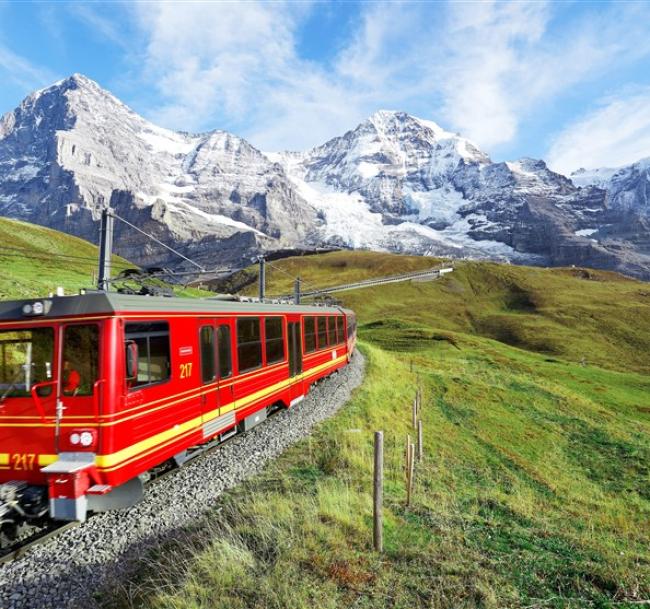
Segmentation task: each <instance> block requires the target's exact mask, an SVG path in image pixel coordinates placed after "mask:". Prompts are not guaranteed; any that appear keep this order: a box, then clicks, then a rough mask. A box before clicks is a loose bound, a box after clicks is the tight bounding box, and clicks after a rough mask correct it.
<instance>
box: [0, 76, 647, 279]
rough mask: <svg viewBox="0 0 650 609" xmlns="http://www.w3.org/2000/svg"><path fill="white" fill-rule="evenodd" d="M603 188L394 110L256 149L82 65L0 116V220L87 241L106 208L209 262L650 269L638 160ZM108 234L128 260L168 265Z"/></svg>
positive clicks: (137, 239) (643, 171) (142, 243)
mask: <svg viewBox="0 0 650 609" xmlns="http://www.w3.org/2000/svg"><path fill="white" fill-rule="evenodd" d="M604 174H605V172H603V171H601V177H604ZM583 179H586V176H585V175H583ZM606 189H607V190H606V191H605V190H603V189H599V188H595V187H593V186H590V187H588V188H578V187H576V186H575V185H574V184H573V183H572V182H571V181H570V180H569V179H567V178H565V177H564V176H562V175H560V174H557V173H554V172H553V171H551V170H549V169H548V167H547V166H546V164H545V163H544V162H543V161H541V160H536V159H528V158H523V159H519V160H516V161H511V162H500V163H492V162H491V161H490V159H489V157H488V156H487V155H486V154H484V153H483V152H482V151H481V150H480V149H479V148H478V147H477V146H475V145H474V144H473V143H472V142H470V141H469V140H467V139H465V138H463V137H461V136H460V135H459V134H455V133H452V132H450V131H447V130H445V129H444V128H442V127H441V126H440V125H438V124H437V123H435V122H433V121H430V120H425V119H421V118H418V117H415V116H413V115H410V114H408V113H406V112H399V111H390V110H380V111H378V112H375V113H374V114H372V115H371V116H369V117H368V118H367V119H365V120H364V121H362V122H361V123H360V124H359V125H357V126H356V127H355V128H354V129H351V130H349V131H348V132H346V133H344V134H343V135H341V136H339V137H335V138H332V139H330V140H329V141H327V142H326V143H324V144H323V145H322V146H318V147H316V148H313V149H311V150H307V151H304V152H276V153H266V154H264V153H261V152H260V151H259V150H258V149H256V148H255V147H254V146H252V145H251V144H250V143H249V142H247V141H246V140H245V139H243V138H241V137H238V136H236V135H233V134H231V133H228V132H226V131H221V130H215V131H210V132H206V133H200V134H191V133H185V132H177V131H171V130H169V129H164V128H162V127H158V126H156V125H154V124H153V123H151V122H149V121H147V120H146V119H145V118H143V117H141V116H139V115H138V114H136V113H135V112H133V111H132V110H131V109H130V108H129V107H128V106H126V105H125V104H123V103H122V102H121V101H120V100H118V99H117V98H116V97H114V96H113V95H112V94H110V93H109V92H107V91H105V90H104V89H102V88H101V87H100V86H99V85H98V84H97V83H96V82H94V81H93V80H91V79H89V78H87V77H85V76H83V75H81V74H73V75H72V76H70V77H68V78H66V79H64V80H61V81H59V82H58V83H55V84H54V85H52V86H50V87H47V88H45V89H42V90H40V91H37V92H35V93H33V94H32V95H30V96H29V97H27V98H26V99H25V100H24V101H23V102H22V103H21V104H20V106H19V107H17V108H16V109H15V110H13V111H12V112H9V113H7V114H6V115H4V116H3V117H2V118H1V119H0V214H2V215H6V216H10V217H15V218H22V219H25V220H28V221H31V222H36V223H39V224H44V225H47V226H51V227H53V228H57V229H61V230H65V231H67V232H71V233H74V234H77V235H80V236H82V237H85V238H87V239H95V238H96V235H97V225H96V221H97V219H98V217H99V214H100V210H101V209H102V208H103V207H105V206H106V205H109V204H110V205H111V206H112V207H114V208H115V209H116V210H117V212H118V213H119V214H120V215H121V216H122V217H124V218H126V219H127V220H129V221H130V222H131V223H132V224H135V225H137V226H139V227H141V228H142V229H143V230H146V231H147V232H149V233H151V234H154V235H156V236H157V237H158V238H159V239H160V240H161V241H163V242H165V243H169V244H172V245H175V247H177V248H179V249H180V251H182V252H184V253H185V254H186V255H188V256H190V257H192V258H195V259H198V260H199V261H202V262H204V263H205V264H206V265H208V266H219V265H221V266H223V265H225V264H228V263H234V264H239V263H242V262H246V261H247V260H249V259H250V257H251V256H257V255H258V254H259V253H260V252H263V251H268V250H273V249H279V248H285V247H301V248H302V247H314V246H321V245H338V246H343V247H361V248H371V249H386V250H390V251H399V252H410V253H421V254H432V255H452V256H478V257H490V258H504V257H505V258H507V259H508V260H513V261H525V262H528V263H530V262H536V263H544V264H548V263H550V264H563V265H566V264H592V265H594V266H601V267H604V268H619V269H622V270H626V271H628V272H633V273H636V274H639V275H642V276H650V241H649V240H648V237H647V235H648V234H650V160H646V161H642V162H639V163H635V164H634V165H630V166H628V167H624V168H621V169H618V170H607V180H606ZM115 230H116V244H119V246H118V248H119V253H121V254H123V255H125V256H126V257H127V258H130V259H132V260H134V261H136V262H140V263H142V264H147V265H151V264H154V265H159V264H168V263H171V264H176V263H177V262H178V261H177V260H173V259H172V258H170V256H169V253H168V252H166V251H163V250H157V249H156V248H155V247H154V246H153V245H152V244H151V242H149V241H147V240H146V239H145V238H144V237H142V235H139V234H137V233H134V232H133V231H132V230H129V229H128V227H124V225H122V224H119V223H118V224H116V227H115Z"/></svg>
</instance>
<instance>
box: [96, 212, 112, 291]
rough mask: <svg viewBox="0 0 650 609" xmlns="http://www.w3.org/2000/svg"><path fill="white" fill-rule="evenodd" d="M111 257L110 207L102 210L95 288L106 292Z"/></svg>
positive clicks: (109, 277)
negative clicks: (97, 272)
mask: <svg viewBox="0 0 650 609" xmlns="http://www.w3.org/2000/svg"><path fill="white" fill-rule="evenodd" d="M112 255H113V215H112V214H111V209H110V207H105V208H104V209H102V226H101V234H100V240H99V277H98V280H97V288H98V289H100V290H102V291H103V292H108V290H109V287H110V279H111V257H112Z"/></svg>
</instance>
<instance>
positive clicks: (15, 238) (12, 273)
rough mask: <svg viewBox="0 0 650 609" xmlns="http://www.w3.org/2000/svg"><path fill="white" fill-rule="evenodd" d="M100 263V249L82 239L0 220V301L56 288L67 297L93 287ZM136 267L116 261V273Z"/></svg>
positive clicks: (46, 291)
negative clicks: (62, 289) (62, 291)
mask: <svg viewBox="0 0 650 609" xmlns="http://www.w3.org/2000/svg"><path fill="white" fill-rule="evenodd" d="M98 264H99V254H98V250H97V247H96V246H94V245H92V244H91V243H88V242H87V241H84V240H83V239H79V238H77V237H72V236H70V235H67V234H65V233H61V232H59V231H55V230H52V229H49V228H43V227H41V226H36V225H34V224H29V223H27V222H21V221H18V220H9V219H7V218H0V268H1V269H2V272H1V273H0V298H1V299H9V298H29V297H31V296H44V295H47V294H48V293H49V292H54V291H56V288H57V286H61V287H63V288H64V289H65V291H66V293H67V294H70V293H75V292H77V291H79V289H80V288H93V287H95V285H94V284H93V279H94V278H95V277H96V273H97V268H98ZM133 266H134V265H133V264H131V263H129V262H128V261H126V260H124V259H123V258H119V257H118V256H115V257H114V258H113V268H114V270H115V271H116V272H117V271H120V270H122V269H124V268H133ZM94 281H95V282H96V279H95V280H94Z"/></svg>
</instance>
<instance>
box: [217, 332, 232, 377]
mask: <svg viewBox="0 0 650 609" xmlns="http://www.w3.org/2000/svg"><path fill="white" fill-rule="evenodd" d="M217 349H218V354H219V378H221V379H226V378H228V377H229V376H230V375H231V374H232V356H231V349H230V326H219V329H218V330H217Z"/></svg>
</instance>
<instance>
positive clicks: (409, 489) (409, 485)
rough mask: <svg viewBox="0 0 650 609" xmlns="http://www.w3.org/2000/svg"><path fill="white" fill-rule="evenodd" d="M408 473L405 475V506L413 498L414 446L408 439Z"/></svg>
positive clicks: (409, 503)
mask: <svg viewBox="0 0 650 609" xmlns="http://www.w3.org/2000/svg"><path fill="white" fill-rule="evenodd" d="M407 467H408V471H407V474H406V505H407V506H409V505H411V498H412V496H413V479H414V477H415V444H412V443H411V441H410V438H409V443H408V459H407Z"/></svg>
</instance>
